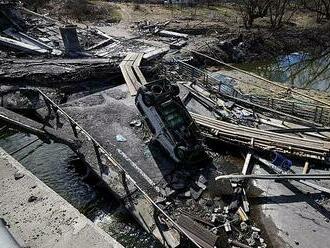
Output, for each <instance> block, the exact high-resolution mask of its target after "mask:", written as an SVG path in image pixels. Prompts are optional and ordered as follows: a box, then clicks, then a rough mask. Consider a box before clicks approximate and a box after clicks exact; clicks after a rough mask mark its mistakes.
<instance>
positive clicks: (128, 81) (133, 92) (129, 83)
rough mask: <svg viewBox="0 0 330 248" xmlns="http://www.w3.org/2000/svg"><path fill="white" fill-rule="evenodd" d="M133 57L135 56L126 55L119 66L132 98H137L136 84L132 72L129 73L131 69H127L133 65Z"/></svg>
mask: <svg viewBox="0 0 330 248" xmlns="http://www.w3.org/2000/svg"><path fill="white" fill-rule="evenodd" d="M133 56H134V54H132V53H128V54H127V55H126V57H125V58H124V60H123V61H122V62H121V63H120V65H119V67H120V70H121V73H122V74H123V77H124V79H125V82H126V85H127V87H128V90H129V92H130V94H131V96H135V95H136V93H137V91H136V89H135V87H134V82H133V81H132V76H131V75H130V74H131V72H129V71H128V70H127V69H128V68H129V67H127V64H128V63H131V59H132V57H133ZM133 80H134V78H133Z"/></svg>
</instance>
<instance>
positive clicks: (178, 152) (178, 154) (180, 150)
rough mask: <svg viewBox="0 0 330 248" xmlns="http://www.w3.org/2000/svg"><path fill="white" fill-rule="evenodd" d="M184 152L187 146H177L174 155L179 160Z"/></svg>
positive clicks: (183, 155) (183, 156) (182, 158)
mask: <svg viewBox="0 0 330 248" xmlns="http://www.w3.org/2000/svg"><path fill="white" fill-rule="evenodd" d="M186 152H187V148H185V147H184V146H177V147H176V148H175V150H174V153H175V156H176V157H177V158H178V159H179V160H184V159H185V155H186Z"/></svg>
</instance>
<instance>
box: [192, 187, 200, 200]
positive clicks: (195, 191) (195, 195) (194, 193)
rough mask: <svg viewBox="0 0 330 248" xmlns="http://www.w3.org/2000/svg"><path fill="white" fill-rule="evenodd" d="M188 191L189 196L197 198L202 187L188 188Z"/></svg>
mask: <svg viewBox="0 0 330 248" xmlns="http://www.w3.org/2000/svg"><path fill="white" fill-rule="evenodd" d="M190 193H191V196H192V198H193V199H194V200H197V199H198V198H199V197H200V196H201V195H202V193H203V189H201V188H200V189H199V190H195V189H194V188H192V187H191V188H190Z"/></svg>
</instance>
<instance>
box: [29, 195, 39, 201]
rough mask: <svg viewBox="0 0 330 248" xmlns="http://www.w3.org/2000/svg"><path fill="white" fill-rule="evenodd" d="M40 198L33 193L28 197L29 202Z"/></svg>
mask: <svg viewBox="0 0 330 248" xmlns="http://www.w3.org/2000/svg"><path fill="white" fill-rule="evenodd" d="M37 199H38V197H36V196H34V195H31V196H30V197H29V199H28V202H34V201H36V200H37Z"/></svg>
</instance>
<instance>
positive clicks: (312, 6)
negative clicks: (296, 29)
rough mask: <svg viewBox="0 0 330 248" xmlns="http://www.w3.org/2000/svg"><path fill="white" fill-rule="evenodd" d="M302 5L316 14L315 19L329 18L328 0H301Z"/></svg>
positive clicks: (329, 7) (329, 6)
mask: <svg viewBox="0 0 330 248" xmlns="http://www.w3.org/2000/svg"><path fill="white" fill-rule="evenodd" d="M301 1H302V3H303V6H304V7H305V8H306V9H308V10H310V11H313V12H315V13H316V14H317V21H321V20H322V19H323V18H325V19H327V20H330V1H329V0H301Z"/></svg>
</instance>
